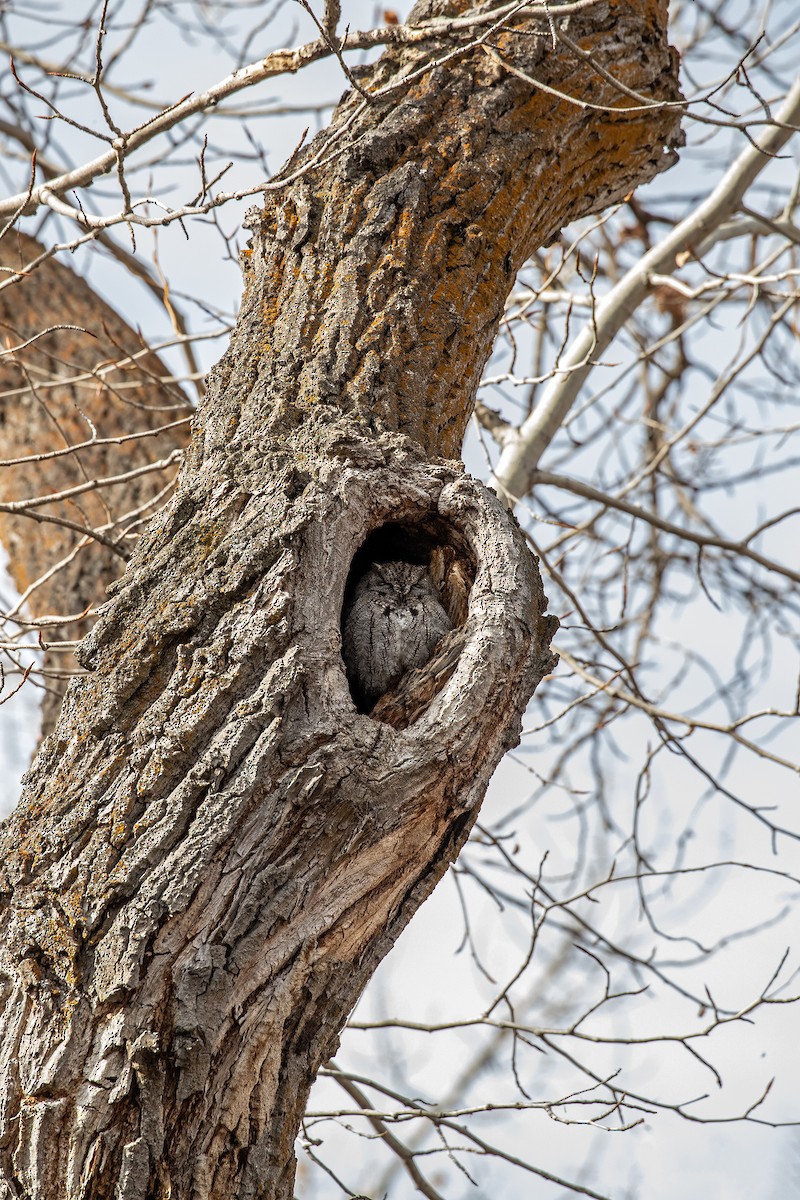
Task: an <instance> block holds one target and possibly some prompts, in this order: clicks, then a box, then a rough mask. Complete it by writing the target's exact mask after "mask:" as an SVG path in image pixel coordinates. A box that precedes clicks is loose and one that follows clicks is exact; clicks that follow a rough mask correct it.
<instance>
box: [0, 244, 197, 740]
mask: <svg viewBox="0 0 800 1200" xmlns="http://www.w3.org/2000/svg"><path fill="white" fill-rule="evenodd" d="M44 255H45V251H44V250H43V248H42V246H40V245H39V244H38V243H37V242H35V241H34V240H33V238H29V237H26V236H25V235H24V234H21V233H19V232H17V231H16V230H14V231H11V232H9V233H8V234H7V235H6V236H5V238H3V240H2V241H0V270H2V276H0V278H2V279H3V282H4V283H5V284H7V286H4V287H3V288H2V289H0V335H2V338H3V341H4V343H5V351H6V352H5V354H4V355H3V356H2V357H0V460H3V462H4V463H5V464H9V460H11V463H12V464H13V465H4V466H3V467H2V469H0V540H2V542H3V545H4V546H5V547H6V550H7V551H8V556H9V571H10V573H11V577H12V579H13V581H14V583H15V584H16V587H17V589H18V590H19V592H20V593H21V594H22V595H23V596H24V597H25V598H26V601H27V606H28V610H29V612H30V613H31V615H32V616H33V617H34V618H35V619H38V620H44V619H46V618H47V617H48V616H55V617H56V620H57V622H58V623H56V624H54V625H52V626H49V627H45V629H44V630H43V635H44V641H45V642H46V643H56V644H57V643H58V642H62V641H74V640H77V639H78V638H81V637H83V636H84V634H86V633H87V632H88V630H89V629H90V628H91V624H92V622H91V620H90V618H88V617H87V616H86V612H87V610H88V609H89V608H90V607H91V606H92V605H93V604H97V603H99V602H100V601H101V600H102V598H103V594H104V592H105V589H106V587H107V585H108V584H109V583H110V582H111V581H112V580H113V579H115V578H116V577H117V576H118V575H119V573H120V568H121V567H122V565H123V556H124V557H125V558H127V556H128V553H129V548H130V546H131V542H129V541H128V538H130V537H133V536H135V533H136V531H137V529H138V527H139V526H140V523H141V521H142V519H143V518H144V517H146V516H147V515H148V514H149V513H150V512H151V511H152V507H151V506H152V505H153V504H154V503H159V502H161V503H163V499H164V497H163V493H164V491H165V489H169V485H170V482H171V480H173V479H174V477H175V475H176V474H177V470H178V466H177V459H179V457H180V451H181V449H182V448H183V447H184V446H185V445H186V443H187V440H188V438H187V425H186V424H183V425H179V426H178V427H177V428H176V427H175V422H177V421H180V420H181V418H183V419H184V420H185V421H188V417H189V414H190V412H191V407H190V405H189V403H188V401H187V399H186V397H185V396H184V394H183V393H182V391H181V389H180V388H179V387H177V386H176V385H175V384H170V383H169V382H167V380H168V378H169V372H168V370H167V368H166V367H165V366H164V364H163V363H162V362H161V360H160V359H159V358H158V356H157V355H156V354H154V353H153V352H152V351H151V350H149V349H148V348H147V346H146V345H145V344H144V343H143V341H142V339H141V336H140V335H138V334H136V333H135V332H134V330H133V329H131V328H130V326H129V325H128V324H127V323H126V322H125V321H123V320H122V318H121V317H120V316H119V315H118V314H117V313H115V312H114V310H113V309H112V308H110V307H109V306H108V305H107V304H104V303H103V301H102V300H100V299H99V297H98V296H97V295H96V294H95V293H94V292H93V291H92V289H91V288H90V287H89V286H88V285H87V283H86V282H85V281H84V280H83V279H81V278H80V277H79V276H77V275H75V273H74V272H73V271H71V270H70V269H69V267H67V266H65V265H63V264H62V263H59V262H56V261H55V259H52V258H51V259H47V260H45V261H43V262H40V261H39V260H40V259H41V258H42V257H43V256H44ZM37 264H38V265H37ZM28 272H31V273H30V274H29V273H28ZM15 275H18V276H19V277H18V278H16V279H15V278H14V276H15ZM164 425H170V426H171V428H169V429H167V430H164V431H163V432H152V433H151V432H149V431H157V430H159V429H161V427H162V426H164ZM131 434H135V435H137V436H135V437H131ZM143 434H147V436H142V435H143ZM115 439H116V440H115ZM120 439H121V440H120ZM75 445H79V446H82V449H81V450H79V451H74V452H72V453H69V454H66V453H64V451H65V450H66V449H67V447H69V446H75ZM54 450H55V451H56V452H57V457H53V451H54ZM58 452H60V453H58ZM37 455H39V456H43V457H40V459H39V461H36V456H37ZM14 460H16V462H15V461H14ZM20 460H21V461H20ZM159 464H163V465H159ZM119 476H122V478H121V479H119V482H116V483H114V484H112V485H109V486H101V487H93V486H92V485H93V483H94V481H96V480H108V479H110V478H117V477H119ZM64 493H67V494H64ZM55 494H60V495H63V499H61V500H49V499H48V501H47V503H44V504H43V503H38V504H36V505H35V506H31V505H30V504H29V502H30V500H31V498H37V499H38V498H40V497H50V496H53V495H55ZM3 510H5V511H3ZM30 514H32V516H31V515H30ZM34 520H36V522H37V523H36V524H34V523H33V521H34ZM59 521H64V522H68V524H59V523H57V522H59ZM95 528H97V529H99V531H100V536H101V537H102V538H103V539H104V540H103V541H99V540H97V538H95V537H92V536H91V534H90V533H89V532H87V533H83V532H82V529H86V530H87V531H91V530H93V529H95ZM59 564H60V565H59ZM59 614H60V616H59ZM67 616H72V617H73V619H72V620H66V621H65V620H64V619H63V618H64V617H67ZM76 669H77V668H76V664H75V663H74V661H73V656H72V654H68V653H65V652H64V651H63V650H62V651H61V652H59V651H58V649H57V648H56V649H55V650H52V651H49V652H47V653H46V654H45V670H46V674H45V677H44V687H45V691H44V698H43V701H42V727H43V731H44V733H50V732H51V730H52V728H53V726H54V724H55V721H56V718H57V716H58V712H59V709H60V707H61V699H62V697H63V695H64V691H65V688H66V685H67V682H68V681H69V678H70V677H71V676H72V675H74V674H75V672H76Z"/></svg>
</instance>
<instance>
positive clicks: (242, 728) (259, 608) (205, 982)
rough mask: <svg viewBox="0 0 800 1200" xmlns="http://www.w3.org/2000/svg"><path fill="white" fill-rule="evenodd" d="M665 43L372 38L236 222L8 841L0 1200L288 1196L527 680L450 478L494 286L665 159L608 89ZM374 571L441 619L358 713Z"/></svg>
mask: <svg viewBox="0 0 800 1200" xmlns="http://www.w3.org/2000/svg"><path fill="white" fill-rule="evenodd" d="M434 7H435V11H436V12H439V13H441V12H442V11H447V12H449V13H453V12H458V11H461V10H462V9H463V8H464V5H463V4H459V3H449V4H447V5H436V6H433V5H431V4H425V5H418V6H417V9H416V10H415V14H414V19H416V20H418V21H422V20H423V19H426V18H427V17H428V15H429V13H430V12H431V10H432V9H434ZM665 22H666V13H665V5H664V4H662V3H660V2H657V0H640V2H639V3H635V4H625V5H622V4H616V3H598V4H597V5H594V6H592V7H590V8H589V9H586V10H584V9H581V10H580V11H578V12H577V13H575V14H574V16H572V17H570V18H569V26H568V31H569V36H570V38H571V39H572V42H573V43H578V45H579V46H580V47H581V48H582V49H583V50H584V51H589V52H591V54H592V55H593V56H594V58H595V59H596V61H597V62H598V63H600V64H601V66H602V67H603V68H605V70H606V72H607V74H606V75H604V74H598V73H597V72H595V70H594V69H593V67H592V66H591V65H590V64H589V63H588V62H587V60H586V59H585V58H584V57H582V56H576V53H575V52H574V51H573V50H572V49H571V48H569V47H566V46H565V45H564V44H562V43H559V45H558V46H557V48H555V49H554V48H553V46H552V45H551V42H550V35H549V32H548V26H547V22H546V21H545V20H542V19H537V18H535V17H533V16H531V15H530V14H526V15H525V16H524V17H523V16H522V15H518V16H517V17H516V18H515V19H514V24H515V26H517V27H518V28H519V29H522V30H526V31H528V32H530V31H532V30H535V31H536V32H537V35H542V34H544V35H546V36H536V37H532V36H523V37H520V36H517V35H516V34H514V33H513V32H510V31H507V30H506V31H503V32H500V33H497V34H495V35H493V36H492V38H491V46H478V47H474V48H472V49H469V50H465V52H464V53H463V54H462V55H461V56H460V57H454V58H451V59H450V60H449V61H448V62H447V63H446V65H438V66H437V65H433V66H429V69H427V70H425V71H424V72H423V73H421V74H419V75H414V76H412V79H411V81H410V82H402V81H401V79H402V76H404V75H405V74H408V73H409V72H410V71H411V70H413V69H415V68H417V67H420V66H422V65H423V64H430V63H431V62H432V61H433V60H435V59H440V58H441V57H442V56H443V55H444V54H445V53H447V52H449V51H450V50H452V45H453V43H452V41H447V42H445V41H444V40H437V38H436V37H435V36H434V35H433V34H432V36H431V38H430V40H429V41H427V42H426V43H423V44H421V45H419V44H418V45H414V46H413V47H406V48H403V49H401V50H395V51H392V52H390V53H388V54H387V55H385V56H384V58H383V59H382V60H381V62H380V64H379V65H377V66H376V67H375V68H374V69H373V70H372V71H371V72H370V74H369V75H368V76H367V77H365V78H362V80H361V83H362V86H365V87H366V88H368V89H371V90H374V89H376V88H379V87H381V88H387V87H388V86H389V85H396V86H393V88H392V90H389V91H385V92H384V94H383V98H381V99H379V100H376V101H373V102H371V103H365V101H364V100H363V98H362V97H361V96H359V95H358V94H351V95H350V96H348V97H346V98H345V99H344V100H343V101H342V103H341V105H340V106H339V108H338V110H337V112H336V114H335V115H334V118H333V121H332V124H331V127H330V129H329V130H327V131H326V132H325V133H324V134H322V135H320V137H319V138H317V139H316V140H315V142H314V143H312V145H311V146H310V147H309V148H308V149H307V150H306V151H305V152H304V153H303V154H302V155H301V156H300V157H299V158H298V159H297V160H296V161H294V162H293V163H292V164H290V167H289V168H287V174H288V172H292V173H296V172H298V171H300V172H301V174H300V175H299V177H297V178H295V179H294V181H292V182H288V183H287V186H286V187H285V189H284V190H282V191H276V192H273V193H271V194H270V198H269V199H268V202H267V205H266V207H265V210H264V211H263V213H260V212H256V213H254V214H251V217H250V228H251V229H252V231H253V238H252V243H251V246H250V248H249V250H248V251H247V252H246V255H245V259H246V262H245V277H246V289H245V295H244V300H243V305H242V310H241V314H240V317H239V320H238V323H237V327H236V330H235V332H234V335H233V338H232V341H231V345H230V348H229V350H228V352H227V353H226V355H225V356H224V358H223V360H222V362H221V363H220V364H219V366H218V367H217V369H216V370H215V372H214V373H213V374H212V378H211V381H210V386H209V390H208V393H207V396H206V398H205V400H204V402H203V404H202V405H201V408H200V410H199V412H198V414H197V417H196V419H195V425H194V430H193V437H192V441H191V446H190V448H189V451H188V453H187V456H186V460H185V462H184V466H183V468H182V471H181V476H180V480H179V485H178V492H177V495H176V497H175V499H174V501H173V503H172V504H171V505H170V506H169V508H168V509H167V510H166V511H165V512H164V513H163V514H162V515H160V516H159V517H158V518H156V519H155V520H154V522H153V523H152V524H151V525H150V527H149V528H148V530H147V532H146V533H145V535H144V536H143V537H142V539H141V540H140V542H139V543H138V545H137V547H136V550H135V552H134V554H133V557H132V559H131V562H130V563H129V565H128V569H127V571H126V574H125V576H124V577H123V579H122V580H121V581H120V582H119V583H118V584H116V585H114V588H113V596H112V599H111V600H110V601H109V602H108V604H107V605H106V607H105V609H104V611H103V614H102V616H101V618H100V620H99V622H98V624H97V625H96V627H95V628H94V630H93V631H92V633H91V634H90V635H89V637H88V638H87V639H86V640H85V642H84V643H83V645H82V647H81V649H80V651H79V658H80V661H81V662H82V664H83V665H84V666H85V667H86V668H87V670H88V672H89V674H88V675H87V676H86V677H84V678H82V679H80V680H76V681H74V682H73V683H72V685H71V686H70V689H69V690H68V693H67V696H66V699H65V701H64V706H63V710H62V714H61V718H60V720H59V723H58V726H57V729H56V732H55V734H54V735H53V736H52V737H50V738H49V739H48V740H47V741H46V742H45V744H44V746H43V748H42V750H41V752H40V754H39V756H38V758H37V760H36V762H35V763H34V765H33V767H32V769H31V771H30V772H29V775H28V778H27V783H26V788H25V793H24V797H23V800H22V802H21V804H20V807H19V808H18V810H17V811H16V812H15V813H14V814H13V816H12V818H11V819H10V820H9V821H8V822H7V824H6V826H5V829H4V834H3V839H2V864H3V866H2V875H0V888H1V890H2V903H3V906H4V914H3V925H2V957H0V970H1V971H2V976H0V978H1V979H2V984H1V987H2V991H1V992H0V995H2V1024H1V1025H0V1028H2V1039H1V1043H0V1056H2V1058H1V1061H2V1067H1V1068H0V1075H1V1076H2V1079H3V1081H4V1083H3V1103H2V1108H0V1122H2V1124H0V1172H1V1173H2V1175H3V1177H4V1179H5V1188H6V1191H5V1194H6V1195H8V1196H17V1195H23V1196H33V1197H36V1198H37V1200H56V1198H58V1200H61V1198H62V1197H77V1196H80V1197H85V1198H87V1200H89V1198H92V1200H101V1198H102V1200H107V1198H108V1197H111V1196H119V1197H120V1198H124V1200H139V1198H142V1200H144V1198H145V1197H166V1196H173V1197H180V1198H186V1200H188V1198H189V1197H193V1198H194V1197H196V1198H201V1197H222V1196H230V1197H240V1198H243V1197H251V1196H253V1197H254V1196H259V1197H270V1198H275V1200H289V1198H290V1197H291V1196H292V1194H293V1180H294V1172H295V1162H294V1154H293V1142H294V1138H295V1135H296V1132H297V1129H298V1125H299V1121H300V1118H301V1116H302V1113H303V1109H304V1104H305V1101H306V1097H307V1094H308V1090H309V1088H310V1086H311V1083H312V1082H313V1079H314V1077H315V1074H316V1072H317V1070H318V1068H319V1066H320V1064H321V1063H323V1062H324V1061H325V1060H326V1059H327V1058H329V1057H330V1056H331V1055H332V1054H333V1052H334V1051H335V1049H336V1045H337V1038H338V1034H339V1031H340V1029H341V1027H342V1025H343V1023H344V1021H345V1020H346V1017H347V1014H348V1013H349V1011H350V1010H351V1008H352V1007H353V1005H354V1003H355V1002H356V1000H357V999H358V996H359V995H360V993H361V991H362V989H363V987H364V985H365V983H366V982H367V980H368V979H369V977H370V975H371V974H372V972H373V971H374V969H375V967H376V966H377V965H378V963H379V962H380V961H381V959H382V958H383V957H384V955H385V954H386V953H387V951H388V950H389V948H390V947H391V945H392V943H393V942H394V940H395V939H396V937H397V936H398V934H399V933H400V931H401V930H402V929H403V928H404V926H405V925H406V924H407V922H408V921H409V919H410V918H411V916H412V915H413V913H414V912H415V911H416V909H417V908H418V906H419V905H420V903H421V902H422V901H423V900H424V899H425V897H426V896H428V895H429V894H430V892H431V890H432V889H433V887H434V886H435V884H436V882H437V881H438V880H439V879H440V878H441V876H442V874H443V873H444V872H445V870H446V869H447V866H448V864H449V863H450V862H452V860H453V858H454V857H455V856H456V854H457V853H458V851H459V849H460V848H461V846H462V845H463V843H464V841H465V840H466V838H467V836H468V834H469V831H470V829H471V827H472V824H473V822H474V820H475V817H476V815H477V810H478V806H479V804H480V801H481V799H482V797H483V794H484V790H485V787H486V784H487V782H488V780H489V777H490V775H491V773H492V771H493V769H494V767H495V766H496V764H497V762H498V761H499V759H500V757H501V755H502V754H503V752H504V751H505V750H506V749H507V748H508V747H509V746H511V745H513V744H515V742H516V740H517V737H518V733H519V728H520V717H521V714H522V712H523V711H524V708H525V705H526V703H527V701H528V698H529V697H530V695H531V693H532V691H533V689H534V687H535V686H536V684H537V683H538V682H539V681H540V680H541V679H542V677H543V676H544V675H545V674H546V673H547V672H548V671H549V670H550V669H551V668H552V666H553V664H554V659H553V657H552V655H551V654H550V652H549V648H548V647H549V641H550V637H551V636H552V633H553V628H554V625H555V621H554V620H553V618H549V617H547V616H544V615H543V613H544V609H545V599H544V596H543V593H542V589H541V584H540V581H539V577H538V573H537V571H536V566H535V562H534V560H533V558H532V557H531V555H530V554H529V553H528V551H527V550H526V547H525V544H524V541H523V539H522V537H521V535H520V533H519V531H518V530H517V528H516V525H515V523H514V520H513V517H511V516H510V515H509V514H508V513H507V512H506V511H505V509H504V508H503V506H502V505H501V504H500V502H499V501H498V500H497V499H496V497H494V495H493V494H492V493H489V492H488V491H487V490H486V489H485V488H484V487H483V486H482V485H480V484H479V483H476V482H475V481H473V480H471V479H470V478H469V477H468V476H466V475H465V474H464V472H463V468H462V467H461V465H460V464H459V463H457V462H454V461H452V459H453V456H454V455H456V454H457V453H458V451H459V447H460V444H461V439H462V436H463V432H464V428H465V424H466V421H467V419H468V417H469V414H470V412H471V408H472V402H473V399H474V394H475V390H476V387H477V384H478V380H479V378H480V374H481V371H482V369H483V366H484V363H485V360H486V358H487V356H488V354H489V352H490V349H491V345H492V341H493V338H494V335H495V332H496V329H497V326H498V322H499V319H500V317H501V314H502V308H503V303H504V300H505V297H506V294H507V292H508V289H509V287H510V285H511V283H512V281H513V279H514V275H515V273H516V271H517V269H518V267H519V266H520V264H521V263H522V262H523V261H524V259H525V258H526V257H527V255H528V254H529V253H530V252H531V251H532V250H533V249H534V248H535V247H537V246H540V245H542V244H545V243H547V242H548V241H550V240H552V239H553V238H554V237H555V236H556V235H557V233H558V230H559V228H560V226H561V225H562V224H564V223H566V222H567V221H570V220H572V219H574V218H575V217H577V216H579V215H581V214H585V213H588V212H592V211H595V210H596V209H598V208H601V207H603V206H605V205H607V204H608V203H610V202H612V201H614V200H619V199H621V198H622V197H623V196H624V195H625V194H626V193H627V192H628V191H630V190H631V189H632V188H633V187H634V186H635V185H636V184H637V183H639V182H641V181H642V180H645V179H648V178H650V177H652V175H653V174H655V173H656V172H657V171H659V170H662V169H664V167H666V166H667V165H668V164H669V162H670V161H671V159H672V155H671V154H670V153H668V152H667V151H666V150H665V147H668V146H672V145H674V144H675V143H676V142H677V140H678V114H679V109H678V108H677V107H676V106H672V107H659V106H657V105H656V106H652V107H648V106H646V105H642V104H641V103H639V102H638V101H636V100H634V99H632V98H631V97H630V95H629V94H628V93H624V94H621V93H620V91H619V89H618V88H617V87H615V86H614V85H613V84H612V83H611V82H609V78H608V73H610V74H611V75H613V76H614V77H616V78H617V79H618V80H620V81H621V82H622V83H624V85H625V87H626V88H628V89H634V90H636V91H637V92H643V93H644V94H645V95H646V96H648V97H650V98H653V99H668V100H674V99H675V97H676V95H677V90H676V82H675V74H676V64H675V60H674V57H673V56H672V55H671V53H670V51H669V49H668V47H667V44H666V40H665V32H664V27H665ZM467 40H468V38H467V36H466V35H464V45H465V46H466V42H467ZM532 76H533V77H535V78H536V79H538V80H539V81H541V82H542V83H544V84H546V85H547V87H548V88H551V89H557V90H558V91H559V92H565V93H568V94H569V95H571V96H574V97H582V98H584V99H588V98H590V99H591V103H592V105H595V106H597V107H592V108H586V107H582V106H579V105H578V104H574V103H569V102H567V101H564V100H556V99H555V98H554V96H553V94H552V92H544V91H542V90H541V89H540V88H536V87H533V86H532V84H531V82H530V77H532ZM603 105H612V106H614V108H615V111H613V112H608V111H606V110H604V109H603V107H602V106H603ZM629 106H632V108H631V112H629V113H626V112H625V111H624V110H625V109H626V108H627V107H629ZM437 556H438V558H437ZM393 557H395V558H397V557H399V558H405V559H409V560H411V561H416V562H420V563H429V562H431V563H435V562H437V561H441V562H444V563H445V570H444V574H445V575H447V574H448V571H449V573H450V576H451V577H455V578H457V579H459V580H461V581H462V584H463V585H464V587H467V588H469V597H468V607H467V613H466V620H465V622H464V624H463V626H462V627H461V628H460V629H457V630H455V631H454V632H453V633H451V634H450V635H448V638H447V639H446V640H445V645H444V647H443V649H442V651H441V653H440V654H439V656H438V659H437V660H436V661H437V662H439V663H441V662H445V666H444V667H443V668H442V669H441V670H440V669H439V667H438V666H437V667H436V669H435V670H434V669H433V667H432V666H430V665H429V666H428V667H427V668H425V667H423V668H422V669H421V670H420V671H419V672H418V673H416V674H415V675H414V676H413V677H411V679H406V680H405V681H401V684H400V685H399V687H398V689H397V692H396V694H395V697H394V699H393V698H392V697H388V698H386V700H385V701H383V702H381V704H382V707H381V705H379V706H378V708H377V709H376V710H375V712H374V713H373V714H370V713H367V712H363V711H360V710H359V705H357V704H356V703H355V702H354V700H353V692H352V691H351V687H350V686H349V683H348V672H347V668H346V665H345V663H344V661H343V658H342V654H341V636H340V629H341V612H342V605H343V602H344V599H345V596H346V595H348V594H349V593H350V590H351V589H352V584H353V582H354V578H355V576H356V575H357V574H358V573H360V572H362V571H363V570H364V569H365V567H366V565H368V563H369V561H371V560H372V559H373V558H393ZM445 584H446V580H445ZM351 682H352V680H351ZM361 707H363V706H361ZM0 1194H2V1191H1V1190H0Z"/></svg>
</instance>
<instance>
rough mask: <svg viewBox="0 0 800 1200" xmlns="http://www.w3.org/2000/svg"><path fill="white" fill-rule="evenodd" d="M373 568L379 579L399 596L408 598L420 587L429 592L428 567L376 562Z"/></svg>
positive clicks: (404, 563) (403, 563)
mask: <svg viewBox="0 0 800 1200" xmlns="http://www.w3.org/2000/svg"><path fill="white" fill-rule="evenodd" d="M372 569H373V571H374V572H375V574H376V575H377V577H378V579H379V580H381V582H383V583H384V584H386V586H387V587H388V588H390V589H391V592H392V594H393V595H394V596H397V597H398V598H403V599H408V598H409V597H411V596H413V594H414V592H415V591H419V590H420V589H421V590H422V591H424V592H426V593H427V591H428V589H429V587H430V581H429V578H428V571H427V569H426V568H425V567H420V566H417V565H416V564H415V563H406V562H385V563H375V564H374V566H373V568H372Z"/></svg>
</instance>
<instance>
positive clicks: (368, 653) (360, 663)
mask: <svg viewBox="0 0 800 1200" xmlns="http://www.w3.org/2000/svg"><path fill="white" fill-rule="evenodd" d="M452 628H453V624H452V621H451V620H450V618H449V616H448V615H447V613H446V612H445V610H444V608H443V607H442V602H441V600H440V599H439V596H438V593H437V591H436V588H435V587H434V586H433V581H432V580H431V577H430V575H429V574H428V569H427V567H422V566H418V565H416V564H414V563H408V562H376V563H373V564H372V566H371V567H370V568H369V570H368V571H366V572H365V574H364V575H363V576H362V577H361V579H359V581H358V583H357V584H356V586H355V590H354V592H353V596H352V599H351V600H350V601H349V603H348V604H347V606H346V608H345V612H344V619H343V621H342V656H343V658H344V661H345V664H346V665H347V669H348V672H349V675H350V678H351V680H352V681H353V682H354V683H355V685H356V688H357V690H358V691H359V692H360V694H361V697H363V699H364V701H365V702H366V703H367V705H368V706H369V707H370V708H371V707H372V706H373V704H374V703H375V701H376V700H377V699H378V697H379V696H382V695H383V694H384V692H386V691H387V690H388V689H389V688H390V687H392V686H393V684H395V683H397V682H398V680H399V679H400V678H401V677H402V676H403V675H405V674H406V672H408V671H413V670H414V668H415V667H421V666H423V665H424V664H425V663H426V662H427V661H428V659H429V658H430V656H431V654H432V652H433V649H434V647H435V646H436V643H437V642H439V641H440V640H441V639H442V638H443V637H444V636H445V634H446V633H449V632H450V630H451V629H452Z"/></svg>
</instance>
